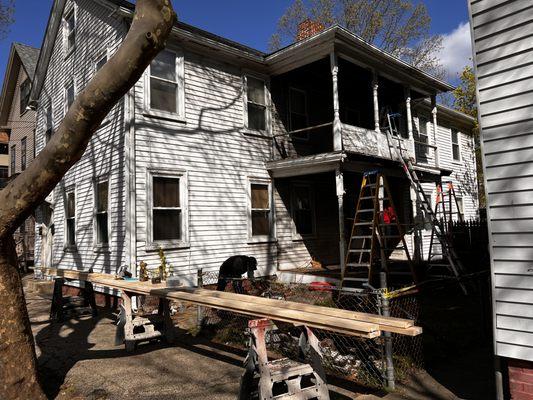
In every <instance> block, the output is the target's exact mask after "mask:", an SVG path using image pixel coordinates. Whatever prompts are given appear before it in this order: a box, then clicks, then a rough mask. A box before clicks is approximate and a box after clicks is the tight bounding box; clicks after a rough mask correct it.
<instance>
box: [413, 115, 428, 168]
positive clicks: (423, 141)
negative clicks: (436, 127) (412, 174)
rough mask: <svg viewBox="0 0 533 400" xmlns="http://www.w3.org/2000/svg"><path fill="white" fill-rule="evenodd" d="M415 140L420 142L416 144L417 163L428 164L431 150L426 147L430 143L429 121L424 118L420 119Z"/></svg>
mask: <svg viewBox="0 0 533 400" xmlns="http://www.w3.org/2000/svg"><path fill="white" fill-rule="evenodd" d="M415 140H416V141H417V142H418V143H416V144H415V153H416V160H417V162H427V161H428V159H427V157H428V154H429V148H428V146H426V145H427V144H428V143H429V137H428V120H427V119H426V118H424V117H419V118H418V131H417V135H416V137H415Z"/></svg>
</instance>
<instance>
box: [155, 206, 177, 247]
mask: <svg viewBox="0 0 533 400" xmlns="http://www.w3.org/2000/svg"><path fill="white" fill-rule="evenodd" d="M153 234H154V241H156V240H179V239H181V211H180V210H153Z"/></svg>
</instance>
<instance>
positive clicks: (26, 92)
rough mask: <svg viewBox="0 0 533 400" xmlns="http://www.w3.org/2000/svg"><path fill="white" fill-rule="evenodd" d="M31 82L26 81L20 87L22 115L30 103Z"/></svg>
mask: <svg viewBox="0 0 533 400" xmlns="http://www.w3.org/2000/svg"><path fill="white" fill-rule="evenodd" d="M30 88H31V84H30V80H29V79H26V80H25V81H24V82H22V84H21V85H20V113H21V114H22V113H23V112H24V111H26V107H27V106H28V101H29V99H30Z"/></svg>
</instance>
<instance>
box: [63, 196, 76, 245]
mask: <svg viewBox="0 0 533 400" xmlns="http://www.w3.org/2000/svg"><path fill="white" fill-rule="evenodd" d="M65 231H66V235H65V245H66V246H67V247H73V246H76V195H75V193H74V190H71V191H69V192H67V193H66V205H65Z"/></svg>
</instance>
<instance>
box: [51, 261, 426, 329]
mask: <svg viewBox="0 0 533 400" xmlns="http://www.w3.org/2000/svg"><path fill="white" fill-rule="evenodd" d="M43 271H44V273H45V274H48V275H56V276H63V277H65V278H67V279H76V280H89V281H91V282H93V283H94V284H97V285H102V286H107V287H110V288H114V289H118V290H125V291H128V292H132V293H136V294H144V295H153V296H159V297H165V298H168V299H171V300H179V301H187V302H190V303H194V304H199V305H203V306H207V307H213V308H218V309H223V310H227V311H233V312H237V313H241V314H246V315H257V316H261V317H266V318H272V319H277V320H280V321H284V322H290V323H295V324H302V325H308V326H311V327H314V328H320V329H325V330H330V331H335V332H339V333H343V334H349V335H355V336H363V337H376V336H378V335H379V334H380V331H387V332H393V333H399V334H403V335H408V336H416V335H419V334H420V333H422V329H421V328H420V327H416V326H413V322H412V321H410V320H403V319H400V318H390V317H381V316H377V315H373V314H366V313H357V312H352V311H348V310H339V309H334V308H328V307H321V306H315V305H309V304H302V303H296V302H289V301H284V300H277V299H266V298H260V297H255V296H246V295H241V294H235V293H227V292H216V291H210V290H205V289H193V288H166V287H165V285H164V284H157V285H153V284H151V283H147V282H139V281H127V280H117V279H114V277H113V276H112V275H109V274H101V273H87V272H82V271H74V270H55V269H47V270H43Z"/></svg>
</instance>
